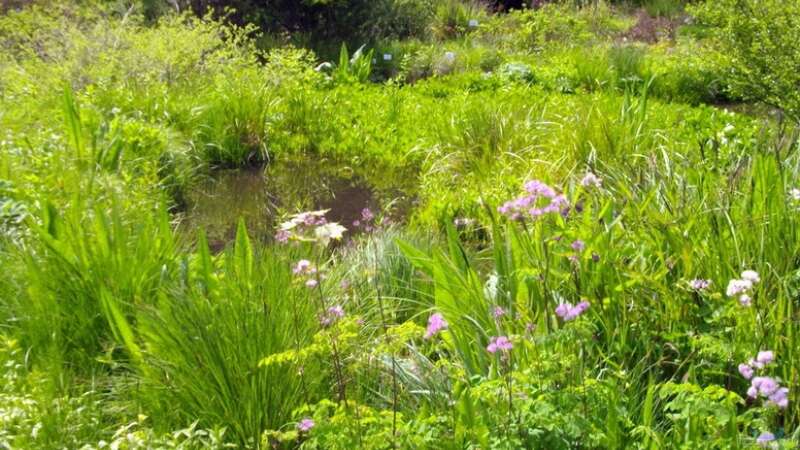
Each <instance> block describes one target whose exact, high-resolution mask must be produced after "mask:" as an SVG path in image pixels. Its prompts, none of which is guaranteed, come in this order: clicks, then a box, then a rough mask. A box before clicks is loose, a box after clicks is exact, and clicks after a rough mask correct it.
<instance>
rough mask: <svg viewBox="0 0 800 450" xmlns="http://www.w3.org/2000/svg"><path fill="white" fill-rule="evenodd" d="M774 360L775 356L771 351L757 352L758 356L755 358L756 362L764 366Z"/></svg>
mask: <svg viewBox="0 0 800 450" xmlns="http://www.w3.org/2000/svg"><path fill="white" fill-rule="evenodd" d="M774 359H775V354H774V353H773V352H772V350H764V351H761V352H758V355H757V356H756V361H758V362H760V363H761V364H763V365H765V366H766V365H767V364H769V363H771V362H772V361H773V360H774Z"/></svg>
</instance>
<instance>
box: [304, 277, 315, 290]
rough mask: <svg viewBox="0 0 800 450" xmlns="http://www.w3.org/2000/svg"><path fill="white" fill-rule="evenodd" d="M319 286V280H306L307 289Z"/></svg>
mask: <svg viewBox="0 0 800 450" xmlns="http://www.w3.org/2000/svg"><path fill="white" fill-rule="evenodd" d="M317 284H318V283H317V280H315V279H313V278H310V279H308V280H306V287H307V288H309V289H311V288H315V287H317Z"/></svg>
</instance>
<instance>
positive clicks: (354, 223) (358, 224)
mask: <svg viewBox="0 0 800 450" xmlns="http://www.w3.org/2000/svg"><path fill="white" fill-rule="evenodd" d="M353 226H354V227H356V228H358V227H360V226H361V221H360V220H354V221H353Z"/></svg>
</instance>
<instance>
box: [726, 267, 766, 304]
mask: <svg viewBox="0 0 800 450" xmlns="http://www.w3.org/2000/svg"><path fill="white" fill-rule="evenodd" d="M741 276H742V277H741V278H739V279H733V280H730V281H729V282H728V288H727V289H726V291H725V293H726V294H727V295H728V297H736V296H738V297H739V303H740V304H741V305H742V306H750V305H751V304H752V301H753V299H752V297H750V294H751V290H752V289H753V286H754V285H755V284H757V283H758V282H759V281H761V277H760V276H759V275H758V272H756V271H755V270H745V271H744V272H742V275H741Z"/></svg>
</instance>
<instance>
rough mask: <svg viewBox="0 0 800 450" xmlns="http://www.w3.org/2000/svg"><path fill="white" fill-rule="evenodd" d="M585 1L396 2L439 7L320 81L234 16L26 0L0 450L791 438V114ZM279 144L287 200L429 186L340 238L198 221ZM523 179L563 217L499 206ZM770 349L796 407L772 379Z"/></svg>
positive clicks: (4, 84) (6, 78)
mask: <svg viewBox="0 0 800 450" xmlns="http://www.w3.org/2000/svg"><path fill="white" fill-rule="evenodd" d="M589 3H590V4H587V5H586V6H584V7H582V8H579V7H576V6H574V5H570V4H559V5H547V6H546V7H544V8H541V9H537V10H526V11H518V12H513V13H509V14H502V15H500V14H498V15H495V14H492V13H490V12H489V11H488V10H486V9H485V8H483V7H482V6H481V5H480V4H478V3H473V2H460V1H454V0H447V1H444V0H442V1H436V2H431V3H424V4H423V2H421V1H419V2H416V1H411V0H408V1H407V2H403V1H400V0H397V2H393V3H392V5H394V6H393V7H396V8H399V9H398V10H401V9H402V10H405V9H403V8H408V11H412V10H413V11H417V9H415V8H423V7H425V8H427V7H429V8H428V9H427V10H428V11H431V13H430V14H427V15H426V14H422V13H421V12H420V19H419V22H418V23H413V24H409V27H410V28H409V29H411V28H413V29H416V30H417V33H416V34H415V36H414V37H413V38H412V39H407V40H393V41H389V42H376V43H372V44H371V45H368V46H366V47H364V48H363V49H362V50H359V51H358V52H351V51H350V50H348V49H347V47H345V46H340V43H338V42H336V43H334V42H328V43H326V46H327V47H330V48H341V49H342V50H341V53H340V57H339V58H338V59H336V60H333V61H330V63H331V65H330V66H323V67H320V68H319V70H315V67H318V66H319V64H320V63H322V62H323V61H322V60H321V59H319V58H318V57H317V56H316V55H314V54H313V53H312V52H310V51H308V50H305V49H302V48H291V47H282V48H277V47H275V48H258V46H257V44H256V43H258V42H260V43H262V44H263V43H265V42H271V43H272V45H277V43H279V42H285V39H292V40H294V41H295V42H300V41H301V39H302V38H301V37H299V36H293V37H283V38H282V37H280V36H276V35H270V36H265V35H259V34H258V31H257V30H254V29H252V28H251V27H243V28H240V27H235V26H232V25H226V24H223V23H221V22H217V21H214V20H211V19H209V18H205V19H199V18H194V17H191V16H189V15H179V16H172V15H164V16H163V17H161V18H160V19H158V20H156V21H148V20H144V18H143V17H141V16H139V15H137V14H138V13H137V12H136V11H132V12H131V13H130V15H128V16H126V17H125V18H123V17H122V16H121V15H119V14H118V13H117V12H115V10H114V9H113V8H112V7H110V6H109V7H102V6H98V7H96V8H93V7H91V6H97V5H95V4H91V5H84V6H76V5H74V4H72V3H68V4H64V5H60V6H57V7H53V8H42V7H36V8H23V9H21V10H20V11H11V12H9V13H6V14H3V15H0V31H3V33H0V35H1V36H2V37H1V38H0V127H2V128H3V130H4V132H3V134H2V136H0V266H2V267H3V269H4V271H3V275H4V276H3V277H2V278H0V374H1V375H2V378H3V380H4V383H2V384H0V447H9V448H100V447H101V442H105V443H109V445H112V446H119V447H120V448H281V449H295V448H300V449H314V448H325V449H350V448H374V449H384V448H423V449H424V448H431V449H433V448H437V449H438V448H444V449H464V448H468V449H473V448H482V449H510V448H533V449H548V450H549V449H573V448H592V449H594V448H598V449H599V448H608V449H611V448H614V449H616V448H630V449H656V448H719V449H723V448H724V449H727V448H751V447H753V446H754V445H756V443H755V438H756V437H757V436H758V435H760V434H761V433H762V432H766V431H770V432H772V433H774V434H775V435H776V436H777V438H778V442H779V445H780V446H781V447H780V448H796V444H794V442H795V441H796V440H797V438H798V436H800V426H799V425H800V406H798V404H797V402H796V401H795V398H796V392H794V391H795V386H796V384H797V383H796V378H797V373H798V370H800V359H799V358H798V357H797V355H796V348H797V347H798V345H797V339H798V338H797V336H798V331H800V330H798V324H797V321H796V320H795V316H796V315H797V305H796V303H797V301H796V300H797V295H798V288H799V287H800V284H798V280H800V276H799V274H800V272H798V262H800V222H798V216H797V211H798V208H800V203H799V202H798V201H797V200H796V199H795V195H794V193H793V191H792V189H794V188H797V187H798V184H800V182H798V179H800V173H798V171H799V170H800V153H798V152H800V145H798V128H797V126H796V124H793V123H791V122H789V121H787V120H781V118H780V117H779V116H778V118H777V120H776V116H771V115H769V114H762V115H758V113H752V114H749V115H744V114H738V113H732V112H727V111H724V110H723V109H721V108H719V107H717V106H715V105H717V104H719V103H731V102H735V101H737V100H738V97H735V96H733V95H732V94H731V91H730V89H728V84H727V83H728V78H727V76H728V73H729V71H728V69H729V68H725V67H724V66H720V62H721V61H723V60H724V59H723V58H720V55H719V54H717V53H715V52H716V51H717V50H716V47H715V46H714V43H713V42H710V41H708V40H707V38H702V37H692V36H687V35H682V36H681V37H679V38H678V39H677V40H676V41H674V42H673V41H663V42H659V43H657V44H645V43H640V42H630V41H626V40H625V36H626V35H625V32H626V30H627V29H628V28H629V27H630V26H632V25H633V24H634V23H635V20H636V18H635V17H634V16H633V15H632V14H633V13H632V12H631V9H630V8H629V6H630V5H616V4H611V5H609V4H606V3H605V2H589ZM387 4H388V3H387ZM643 6H644V9H645V11H646V12H648V13H649V14H652V15H655V16H666V17H673V16H674V15H675V14H678V12H677V11H679V10H682V3H681V2H647V3H646V4H644V5H643ZM423 9H424V8H423ZM419 11H422V9H420V10H419ZM423 16H424V17H423ZM64 17H70V18H73V19H74V20H66V19H64ZM472 19H477V20H478V21H479V25H478V26H477V27H475V26H470V25H469V21H470V20H472ZM376 20H377V19H376ZM376 23H380V22H376ZM412 25H413V26H412ZM301 34H302V33H301ZM709 35H710V34H709ZM352 48H353V47H352V46H351V50H352ZM384 54H391V55H392V58H391V59H388V58H387V59H384V58H383V55H384ZM373 58H375V61H373ZM747 107H748V108H750V107H752V110H753V111H759V107H758V105H755V107H754V105H747ZM276 161H277V162H281V163H285V164H275V165H274V166H273V167H270V169H269V170H267V171H266V172H264V173H265V176H266V177H267V178H266V180H265V184H264V185H265V186H270V187H271V188H273V189H274V188H275V187H276V186H278V187H280V188H282V189H286V190H287V191H291V192H284V193H281V192H277V193H273V192H266V193H264V198H267V197H269V198H272V197H271V196H272V195H273V194H275V198H279V199H280V198H283V199H291V200H290V201H291V202H295V201H297V202H298V203H299V204H304V205H306V204H307V205H311V204H312V202H313V199H310V198H309V199H295V198H294V197H293V196H292V195H293V194H294V191H295V190H296V191H298V192H302V191H303V188H308V186H305V185H304V184H306V183H308V180H312V179H313V178H314V177H318V178H320V180H322V179H323V178H325V177H323V175H325V176H329V175H331V174H333V175H335V176H331V177H330V178H331V179H333V178H335V179H337V180H338V179H339V178H341V179H342V180H350V181H353V180H358V182H359V183H363V184H364V185H366V186H367V187H369V188H370V189H372V190H373V191H375V192H376V193H377V194H380V195H377V196H376V197H375V199H372V200H374V201H377V199H380V200H386V196H387V195H388V194H387V193H393V192H396V193H397V195H398V196H400V195H403V196H406V197H408V198H409V199H408V200H406V201H400V200H398V202H397V203H396V204H392V203H391V202H389V201H386V202H385V203H384V204H381V205H379V206H380V207H381V208H374V209H375V210H376V211H375V212H376V213H378V214H379V216H380V213H381V212H382V210H383V209H385V210H391V209H392V208H393V207H395V209H397V208H396V207H397V206H398V205H405V204H408V205H410V206H409V207H408V210H407V211H404V215H403V216H402V217H399V218H398V217H394V218H393V219H394V220H395V223H392V224H390V223H388V222H380V220H381V219H382V218H381V217H379V218H378V220H377V221H376V222H375V224H378V223H380V224H381V225H380V226H379V227H377V229H375V230H372V231H369V232H364V233H361V234H357V235H356V234H353V235H350V234H348V235H346V238H345V239H344V240H343V241H342V242H336V243H333V244H330V245H328V244H327V243H326V244H325V245H320V244H319V241H320V240H321V238H319V236H316V235H313V234H309V235H308V236H306V238H308V239H306V240H304V241H303V242H290V243H287V244H279V243H275V242H272V241H271V240H270V239H261V237H267V236H272V235H273V234H274V231H275V230H272V229H266V230H265V229H253V228H251V229H249V230H248V228H247V226H246V225H247V224H245V223H244V222H243V221H241V222H240V225H239V226H238V228H237V230H236V233H235V237H233V238H232V239H231V242H223V243H222V244H223V245H218V244H219V243H218V242H214V245H213V246H211V247H212V248H213V251H212V248H210V247H209V244H208V243H207V242H206V238H205V233H204V232H203V230H199V229H198V230H194V229H188V230H187V225H186V223H185V222H184V223H181V218H182V217H183V215H184V213H186V212H187V209H186V208H188V207H189V201H190V199H189V196H187V192H189V190H192V189H195V188H198V187H199V186H202V185H203V184H204V183H206V182H208V180H209V178H210V179H212V180H217V181H218V182H219V179H217V178H215V175H216V174H215V170H216V169H218V168H225V169H229V170H230V169H233V170H237V169H242V170H256V168H258V167H261V166H263V165H269V164H272V163H274V162H276ZM287 168H289V169H287ZM300 171H304V172H314V173H298V172H300ZM587 172H591V173H593V174H595V175H596V176H597V177H599V178H601V179H602V186H600V187H598V186H584V185H583V184H582V179H583V178H584V176H585V175H586V174H587ZM325 179H327V178H325ZM530 180H541V181H542V182H544V183H547V184H548V185H550V186H552V188H553V189H554V190H555V191H557V192H558V193H561V194H563V195H564V202H565V204H566V205H568V206H569V211H564V212H563V214H559V213H555V212H554V213H547V214H543V215H542V216H541V217H539V218H536V219H533V218H527V219H526V220H523V221H520V220H510V219H509V218H507V217H505V216H504V215H503V214H501V213H500V212H499V211H498V207H499V206H501V205H502V204H503V203H504V202H506V201H507V200H509V199H513V198H516V197H518V196H519V195H520V194H521V193H522V192H523V191H522V189H523V188H522V186H523V184H524V183H525V182H527V181H530ZM343 192H345V194H343V197H344V198H340V199H337V201H339V202H343V203H347V200H348V199H347V198H346V197H347V195H349V194H346V192H348V191H343ZM281 194H286V195H284V196H282V195H281ZM354 196H357V195H354ZM276 203H278V204H277V205H275V206H277V211H278V213H275V214H277V215H276V217H270V218H269V220H264V221H259V223H272V222H277V223H280V222H281V221H282V220H284V219H285V218H284V217H283V215H286V216H287V217H288V215H290V214H293V213H297V212H298V211H294V210H292V208H294V207H295V203H289V201H287V203H286V204H280V202H279V201H278V202H276ZM348 206H351V207H353V208H355V210H356V211H359V212H360V208H362V207H363V206H364V205H360V204H359V205H356V204H352V205H350V204H348ZM373 206H374V205H373ZM540 206H541V205H540ZM400 208H404V206H400ZM274 209H276V208H273V205H270V207H269V208H263V211H270V214H273V213H272V211H273V210H274ZM259 211H261V209H259ZM192 213H195V212H194V211H192ZM200 213H202V212H200ZM224 215H230V216H231V217H226V219H233V220H236V219H237V217H235V216H236V211H234V210H233V205H231V210H230V211H228V210H227V209H226V210H225V211H224ZM279 216H280V217H279ZM385 218H388V217H385ZM397 219H400V220H397ZM226 223H228V222H226ZM370 223H372V222H370ZM250 225H251V227H252V226H253V225H252V224H250ZM342 225H344V226H345V227H348V228H355V226H354V225H353V224H350V223H343V224H342ZM301 228H302V227H301ZM320 230H321V231H324V230H325V229H324V228H321V229H320ZM312 236H315V237H314V238H313V239H311V237H312ZM209 240H211V239H209ZM311 240H314V241H315V242H310V241H311ZM576 241H581V242H582V244H581V245H579V244H578V243H577V242H576ZM303 259H307V260H309V261H310V264H311V265H313V266H315V267H316V268H318V269H319V272H315V273H311V274H309V273H294V271H293V268H294V267H295V266H296V265H297V264H298V262H299V261H300V260H303ZM747 269H751V270H755V271H757V272H758V273H759V274H760V281H759V282H758V283H757V284H755V285H754V286H753V287H752V288H751V290H750V291H749V295H750V296H751V297H752V299H751V301H752V305H751V306H750V307H746V306H742V305H741V304H740V302H739V299H738V298H737V297H735V296H727V295H726V287H727V285H728V282H729V281H730V280H732V279H736V278H739V277H740V276H741V272H742V271H744V270H747ZM694 279H707V280H709V281H710V282H711V284H710V286H709V287H708V288H707V289H705V290H700V291H697V290H693V289H692V288H691V286H690V282H691V280H694ZM309 280H310V281H311V284H312V286H311V287H309V285H307V282H309ZM581 301H587V302H589V304H590V306H589V308H588V310H586V311H585V312H584V313H583V314H582V315H581V316H580V317H578V318H576V319H575V320H570V321H565V320H563V319H562V318H560V317H559V315H558V314H557V311H556V308H557V307H558V305H559V304H561V303H571V304H573V305H575V304H578V303H579V302H581ZM338 308H341V314H342V315H343V317H339V309H338ZM498 308H499V309H498ZM433 314H441V315H442V318H443V319H444V320H445V321H446V322H447V324H448V325H447V328H446V329H443V330H440V331H439V332H438V333H436V334H435V335H433V336H426V326H427V324H428V320H429V318H430V317H431V316H432V315H433ZM499 336H504V337H508V338H509V339H510V340H511V342H512V343H513V349H511V350H510V351H509V352H508V353H503V352H500V353H491V352H490V351H488V348H487V347H489V346H490V344H491V343H492V342H493V339H496V338H497V337H499ZM764 350H772V351H773V352H774V355H775V361H774V362H772V363H771V364H769V365H767V366H766V367H765V368H763V369H761V371H760V372H759V375H769V376H772V377H775V378H776V379H777V380H779V381H780V382H781V384H782V385H785V386H787V387H788V388H789V390H790V391H789V392H790V393H789V402H788V405H787V407H786V408H778V407H776V406H774V405H770V404H768V403H767V402H766V400H765V399H764V398H758V399H755V400H753V399H747V389H748V387H749V386H750V382H749V381H748V380H746V379H744V378H743V377H742V376H741V375H740V374H739V371H738V365H739V364H741V363H746V362H747V361H748V360H750V359H751V358H753V357H755V356H756V354H757V353H758V352H759V351H764ZM304 419H313V420H314V422H315V425H314V426H313V428H311V429H310V430H307V431H303V430H300V429H298V424H300V423H302V422H301V421H302V420H304Z"/></svg>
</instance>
